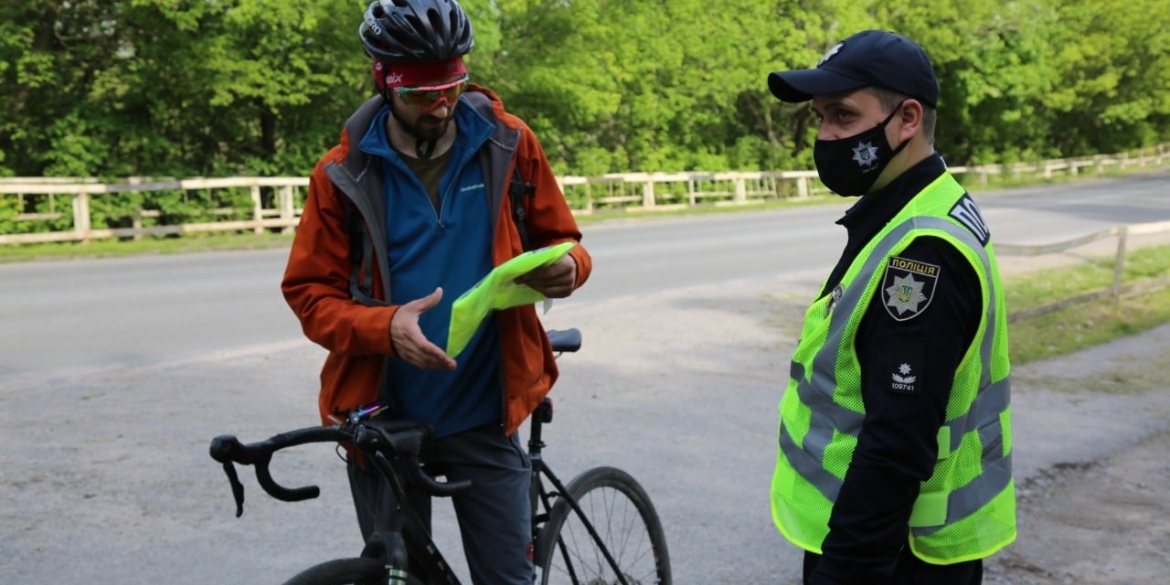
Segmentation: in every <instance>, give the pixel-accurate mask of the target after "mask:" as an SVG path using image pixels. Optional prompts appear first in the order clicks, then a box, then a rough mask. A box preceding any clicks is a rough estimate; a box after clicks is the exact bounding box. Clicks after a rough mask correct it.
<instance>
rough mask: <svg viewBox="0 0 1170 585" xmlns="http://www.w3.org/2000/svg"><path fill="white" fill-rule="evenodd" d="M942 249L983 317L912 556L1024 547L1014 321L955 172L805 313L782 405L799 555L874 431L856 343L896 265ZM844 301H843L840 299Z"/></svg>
mask: <svg viewBox="0 0 1170 585" xmlns="http://www.w3.org/2000/svg"><path fill="white" fill-rule="evenodd" d="M923 236H933V237H937V238H941V239H943V240H945V241H947V242H949V243H950V244H951V245H953V246H954V247H955V248H956V249H957V250H959V251H960V252H961V253H962V254H963V256H964V257H965V258H966V259H967V261H969V262H970V263H971V266H972V267H973V268H974V269H975V272H976V274H978V275H979V279H980V281H981V283H982V287H981V288H982V297H983V317H982V319H981V321H980V323H979V328H978V330H977V331H976V333H975V338H974V340H973V342H972V343H971V346H970V347H969V348H968V349H967V352H966V354H965V355H964V357H963V360H962V362H961V363H960V364H959V369H958V371H956V372H955V381H954V385H953V386H952V388H951V395H950V401H949V402H948V403H947V408H946V422H945V423H944V424H943V426H942V427H941V428H940V429H939V432H938V461H937V462H936V463H935V467H934V473H933V475H931V477H930V479H929V480H927V481H926V482H923V484H922V488H921V491H920V493H919V496H918V499H917V500H916V502H915V505H914V511H913V513H912V514H911V517H910V526H909V528H910V535H909V546H910V548H911V550H912V551H913V552H914V554H915V555H916V556H917V557H918V558H920V559H922V560H924V561H926V562H929V563H934V564H952V563H958V562H962V561H967V560H972V559H979V558H984V557H987V556H990V555H991V554H992V553H994V552H995V551H997V550H999V549H1000V548H1003V547H1004V546H1007V545H1008V544H1009V543H1011V542H1012V541H1013V540H1015V537H1016V511H1015V484H1014V482H1013V480H1012V471H1011V449H1012V439H1011V422H1010V418H1011V408H1010V383H1009V372H1010V369H1011V368H1010V365H1009V363H1008V341H1007V313H1006V311H1005V310H1004V301H1003V286H1002V284H1001V283H1000V279H999V268H998V266H997V264H996V260H995V252H994V250H993V248H992V246H991V244H990V242H989V237H988V232H987V227H986V225H985V224H984V223H983V219H982V217H981V216H980V214H979V211H978V208H976V207H975V205H974V202H973V201H971V198H970V197H969V196H968V195H967V194H966V192H965V191H964V190H963V188H962V187H961V186H960V185H959V184H958V183H957V182H956V181H955V179H954V177H953V176H952V175H951V174H950V172H949V171H948V172H944V173H943V174H942V175H941V176H940V177H939V178H938V179H936V180H935V181H934V182H933V183H931V184H930V185H928V186H927V187H926V188H925V189H923V190H922V191H921V192H920V193H918V195H916V196H915V197H914V198H913V199H911V200H910V202H909V203H907V205H906V206H905V207H904V208H903V209H902V210H901V211H900V212H899V213H898V214H897V215H896V216H895V217H894V219H893V220H891V221H890V222H889V223H888V224H886V227H885V228H884V229H883V230H882V231H881V232H879V233H878V234H877V235H876V236H875V237H874V238H872V239H871V240H870V241H869V243H868V244H867V245H866V246H865V248H863V249H862V251H861V253H859V254H858V256H857V258H856V259H855V260H854V261H853V263H852V264H851V265H850V266H849V269H848V270H847V271H846V273H845V275H844V277H843V278H842V280H841V287H840V289H841V294H839V295H834V294H827V295H825V296H824V297H823V298H821V299H818V300H817V301H816V302H814V303H813V304H812V306H811V307H809V309H808V312H807V313H805V320H804V329H803V330H802V331H801V336H800V342H799V344H798V345H797V348H796V352H795V354H794V356H793V359H792V365H791V372H790V379H789V381H788V389H787V391H786V392H785V393H784V397H783V399H782V400H781V402H780V407H779V410H780V432H779V435H780V437H779V442H780V445H779V454H778V457H777V462H776V470H775V473H774V475H773V477H772V518H773V520H774V521H775V523H776V526H777V527H778V528H779V529H780V532H781V533H783V534H784V536H785V537H786V538H787V539H788V540H789V541H791V542H792V543H793V544H795V545H797V546H799V547H801V548H803V549H805V550H808V551H812V552H815V553H820V552H821V545H822V543H824V540H825V537H826V536H827V535H828V534H829V517H830V516H831V515H832V513H833V503H834V501H836V498H837V493H838V492H839V491H840V489H841V485H842V482H843V479H844V477H845V472H846V471H847V470H848V468H849V463H850V461H851V460H852V458H853V450H854V449H855V448H856V447H857V437H858V434H859V433H860V431H861V427H862V423H863V421H864V419H865V403H864V401H863V400H862V393H861V365H860V363H859V362H858V359H857V352H856V350H855V348H854V343H855V339H856V335H857V329H858V326H859V325H860V323H861V318H862V317H863V316H864V315H865V312H866V308H867V307H868V306H869V304H870V301H871V300H872V299H873V297H874V295H875V294H880V293H879V291H878V288H879V286H880V285H881V283H882V276H883V274H884V273H885V270H886V267H887V263H888V262H889V261H890V258H891V257H894V256H897V255H898V254H899V253H900V252H901V251H902V250H904V249H906V247H907V246H908V245H910V243H911V242H912V241H913V240H914V239H915V238H919V237H923ZM835 297H839V298H835Z"/></svg>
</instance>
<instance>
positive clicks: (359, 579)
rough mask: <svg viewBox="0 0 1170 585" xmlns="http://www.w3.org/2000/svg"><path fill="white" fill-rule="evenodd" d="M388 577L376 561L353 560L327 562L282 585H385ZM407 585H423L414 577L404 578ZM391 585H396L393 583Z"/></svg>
mask: <svg viewBox="0 0 1170 585" xmlns="http://www.w3.org/2000/svg"><path fill="white" fill-rule="evenodd" d="M387 583H390V576H389V574H388V573H387V572H386V565H385V564H383V563H382V561H380V560H378V559H366V558H353V559H337V560H333V561H327V562H324V563H321V564H319V565H316V566H313V567H309V568H308V569H305V570H304V571H301V572H300V573H298V574H297V576H295V577H293V578H292V579H289V580H288V581H287V582H285V584H284V585H386V584H387ZM406 584H407V585H425V584H424V583H423V582H422V581H420V580H418V579H416V578H415V577H414V575H407V576H406ZM393 585H398V583H397V582H396V583H394V584H393Z"/></svg>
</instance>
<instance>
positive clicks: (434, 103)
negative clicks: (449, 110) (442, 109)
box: [394, 75, 469, 112]
mask: <svg viewBox="0 0 1170 585" xmlns="http://www.w3.org/2000/svg"><path fill="white" fill-rule="evenodd" d="M468 79H469V77H468V76H467V75H464V76H463V77H461V78H459V79H456V80H455V81H452V82H451V83H444V84H443V85H435V86H430V87H396V88H394V91H395V93H397V94H398V98H399V99H401V100H402V101H403V102H406V104H407V105H410V106H414V107H416V108H418V109H420V110H423V111H424V112H425V111H430V110H433V109H435V108H438V107H439V106H441V105H442V104H443V102H444V101H445V102H446V103H447V105H448V106H450V105H451V104H454V103H455V100H458V99H459V96H461V95H463V92H465V91H467V83H468Z"/></svg>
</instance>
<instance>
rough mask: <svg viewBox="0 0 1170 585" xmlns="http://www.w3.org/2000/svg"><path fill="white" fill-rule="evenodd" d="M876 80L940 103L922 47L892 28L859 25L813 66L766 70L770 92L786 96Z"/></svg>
mask: <svg viewBox="0 0 1170 585" xmlns="http://www.w3.org/2000/svg"><path fill="white" fill-rule="evenodd" d="M868 86H878V87H884V88H886V89H891V90H893V91H896V92H898V93H901V94H905V95H907V96H910V97H912V98H914V99H916V100H918V101H920V102H922V103H924V104H926V105H928V106H930V107H932V108H935V107H938V79H937V78H935V76H934V67H932V66H931V64H930V59H929V58H927V56H926V52H924V51H923V50H922V47H919V46H918V45H917V44H916V43H915V42H914V41H911V40H910V39H908V38H906V37H904V36H902V35H899V34H895V33H892V32H886V31H880V30H866V31H861V32H859V33H857V34H855V35H853V36H851V37H849V38H847V39H845V40H844V41H841V42H840V43H838V44H837V46H835V47H833V48H832V49H830V50H829V52H828V53H825V56H824V57H822V58H821V62H820V63H818V64H817V66H816V68H815V69H796V70H793V71H776V72H774V73H772V74H770V75H768V87H769V88H770V89H771V90H772V94H773V95H775V96H776V97H777V98H779V99H780V100H781V101H785V102H804V101H808V100H810V99H812V98H813V96H815V95H827V94H834V93H842V92H846V91H852V90H855V89H858V88H862V87H868Z"/></svg>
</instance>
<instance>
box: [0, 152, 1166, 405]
mask: <svg viewBox="0 0 1170 585" xmlns="http://www.w3.org/2000/svg"><path fill="white" fill-rule="evenodd" d="M1168 193H1170V172H1161V173H1155V174H1151V175H1144V176H1141V177H1131V178H1125V179H1108V180H1086V181H1081V182H1077V183H1070V184H1060V185H1053V186H1044V187H1034V188H1025V189H1016V190H1011V191H995V192H980V193H977V194H976V199H977V201H978V202H979V203H980V205H981V207H982V210H983V212H984V216H985V219H986V220H987V222H988V224H989V225H990V226H992V229H993V238H994V239H995V241H997V242H1006V243H1012V244H1035V243H1045V242H1055V241H1060V240H1065V239H1068V238H1072V237H1075V236H1078V235H1083V234H1086V233H1090V232H1092V231H1095V230H1098V229H1101V228H1104V227H1108V226H1112V225H1117V224H1123V223H1141V222H1150V221H1163V220H1168V219H1170V197H1168V196H1167V194H1168ZM846 203H847V202H846V201H845V200H843V201H842V203H840V204H834V205H827V206H818V207H807V208H798V209H790V210H777V211H766V212H758V213H747V214H725V215H706V216H696V217H690V218H663V219H640V220H630V221H617V222H610V223H603V224H596V225H591V226H588V227H587V228H586V229H585V240H584V244H585V245H586V246H587V247H588V248H589V250H590V253H591V254H592V255H593V258H594V261H595V266H596V268H595V271H594V274H593V277H592V278H591V280H590V282H589V285H588V286H587V287H585V288H584V289H582V290H581V291H580V292H579V294H578V295H577V296H575V297H574V299H573V300H572V303H573V304H574V305H580V304H582V303H591V302H597V301H602V300H606V299H613V298H617V297H621V296H625V295H633V296H637V295H646V294H651V293H656V292H662V291H668V290H672V289H679V288H685V287H690V286H695V285H703V284H712V283H719V282H725V281H728V280H738V279H754V278H767V277H770V276H774V275H775V274H777V273H784V272H801V271H805V270H815V269H817V268H823V267H826V266H831V263H832V262H833V261H834V260H835V259H836V257H837V254H838V253H839V251H840V249H841V247H842V246H843V245H844V241H845V240H844V235H845V234H844V229H843V228H841V227H839V226H836V225H834V224H833V222H834V221H835V220H836V218H838V217H840V215H841V213H842V211H843V210H844V209H845V208H846ZM286 255H287V252H286V251H285V250H268V251H258V252H257V251H249V252H222V253H208V254H190V255H182V256H151V257H138V258H122V259H107V260H76V261H64V262H45V263H31V264H12V265H0V324H3V325H2V327H0V382H2V381H3V380H4V379H5V378H6V377H11V376H15V375H21V374H28V373H42V374H43V373H48V372H53V371H60V370H63V369H65V370H68V369H73V368H90V367H109V366H111V365H115V364H121V365H127V366H136V365H146V364H152V363H159V362H162V361H169V360H175V359H183V358H187V357H192V356H199V355H203V354H206V353H207V352H211V351H231V350H237V349H242V348H247V347H251V346H255V345H258V344H272V343H285V342H292V341H295V340H298V339H299V338H300V330H299V327H298V324H297V323H296V320H295V319H294V317H293V315H292V313H291V312H290V311H289V310H288V308H287V307H286V306H285V304H284V302H283V300H282V298H281V296H280V291H279V281H280V276H281V273H282V271H283V264H284V261H285V259H286Z"/></svg>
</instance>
